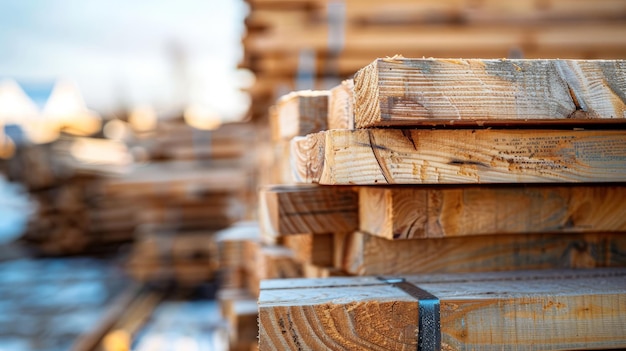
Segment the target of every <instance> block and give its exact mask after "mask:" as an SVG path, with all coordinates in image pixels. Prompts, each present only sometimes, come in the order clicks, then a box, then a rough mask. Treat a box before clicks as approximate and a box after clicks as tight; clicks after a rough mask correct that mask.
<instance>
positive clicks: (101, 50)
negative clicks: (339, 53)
mask: <svg viewBox="0 0 626 351" xmlns="http://www.w3.org/2000/svg"><path fill="white" fill-rule="evenodd" d="M246 13H247V7H246V5H245V4H244V2H243V0H203V1H201V0H178V1H166V0H0V79H3V78H13V79H16V80H17V81H18V82H19V83H21V84H22V85H24V86H25V87H26V88H27V89H26V90H28V87H29V86H35V87H37V86H38V85H39V86H41V85H50V84H51V82H53V81H55V80H56V79H59V78H65V79H72V80H74V81H76V82H77V84H78V86H79V87H80V89H81V91H82V93H83V96H84V98H85V100H86V103H87V105H88V107H89V108H92V109H94V110H97V111H100V112H103V113H107V112H110V111H114V110H116V109H119V108H121V107H132V106H136V105H141V104H150V105H153V106H155V107H156V108H157V110H159V111H170V110H173V109H175V108H177V107H181V105H182V104H183V103H195V104H201V105H205V106H208V107H210V108H213V109H215V110H217V111H219V112H220V113H222V114H224V115H225V119H229V117H228V115H229V114H230V115H236V114H237V109H239V110H241V106H242V104H244V103H245V102H246V101H245V97H242V94H241V93H240V92H239V90H238V87H239V84H240V81H241V80H240V79H239V78H238V76H237V75H236V71H235V68H236V65H237V63H238V62H239V61H240V59H241V55H242V48H241V45H240V43H241V36H242V35H243V32H244V25H243V19H244V17H245V15H246Z"/></svg>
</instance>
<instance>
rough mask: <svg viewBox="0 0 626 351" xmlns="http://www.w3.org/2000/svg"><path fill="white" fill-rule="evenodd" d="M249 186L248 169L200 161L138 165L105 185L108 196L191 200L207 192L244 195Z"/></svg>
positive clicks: (103, 189)
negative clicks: (211, 165)
mask: <svg viewBox="0 0 626 351" xmlns="http://www.w3.org/2000/svg"><path fill="white" fill-rule="evenodd" d="M247 187H248V178H247V174H246V172H245V170H243V169H238V168H230V169H229V168H216V167H204V166H203V165H202V164H201V163H197V162H191V161H187V162H163V163H151V164H146V165H136V166H134V167H133V168H132V170H131V171H130V172H128V173H127V174H124V175H123V176H120V177H117V178H110V179H109V180H107V182H106V183H104V184H103V187H102V191H103V193H104V194H105V195H107V196H118V195H123V196H128V197H131V196H133V197H144V198H146V197H149V196H154V197H158V196H166V197H170V198H171V197H177V196H178V197H187V198H193V197H194V196H196V195H202V194H206V193H225V192H230V193H232V192H242V191H245V190H246V189H247Z"/></svg>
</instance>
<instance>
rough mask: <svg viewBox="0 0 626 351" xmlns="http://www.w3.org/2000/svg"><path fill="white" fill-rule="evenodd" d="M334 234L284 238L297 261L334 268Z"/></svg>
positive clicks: (300, 235) (299, 235) (285, 243)
mask: <svg viewBox="0 0 626 351" xmlns="http://www.w3.org/2000/svg"><path fill="white" fill-rule="evenodd" d="M333 244H334V237H333V234H330V233H327V234H298V235H288V236H285V238H284V245H285V246H286V247H288V248H289V249H291V251H293V253H294V255H295V259H296V260H298V261H299V262H301V263H306V264H310V265H316V266H322V267H332V266H333V263H334V249H333Z"/></svg>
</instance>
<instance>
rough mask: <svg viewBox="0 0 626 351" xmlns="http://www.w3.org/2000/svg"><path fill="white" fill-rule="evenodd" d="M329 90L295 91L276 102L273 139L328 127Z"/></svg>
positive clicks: (272, 122)
mask: <svg viewBox="0 0 626 351" xmlns="http://www.w3.org/2000/svg"><path fill="white" fill-rule="evenodd" d="M329 95H330V93H329V92H328V91H311V90H304V91H294V92H291V93H289V94H287V95H285V96H282V97H281V98H280V99H278V101H277V102H276V111H275V113H273V114H272V115H271V117H272V120H271V121H270V125H271V127H272V139H273V140H285V139H287V140H288V139H291V138H293V137H294V136H297V135H307V134H310V133H315V132H319V131H321V130H326V129H327V119H328V96H329Z"/></svg>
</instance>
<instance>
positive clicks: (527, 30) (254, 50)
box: [243, 21, 626, 58]
mask: <svg viewBox="0 0 626 351" xmlns="http://www.w3.org/2000/svg"><path fill="white" fill-rule="evenodd" d="M622 22H623V21H622ZM625 30H626V25H625V24H624V23H620V22H617V23H616V22H613V23H611V22H609V23H604V22H596V23H589V22H584V23H576V22H573V23H572V22H564V23H559V22H546V23H543V24H541V25H536V24H533V25H529V26H518V25H511V26H503V25H497V24H484V25H475V26H459V25H455V26H442V25H412V26H373V27H367V26H348V27H347V28H346V30H345V39H344V43H345V45H344V47H343V50H342V52H343V53H345V54H346V55H350V56H356V55H376V56H377V57H385V56H391V55H395V54H403V55H405V56H407V57H409V56H412V57H422V56H424V57H485V54H481V53H486V54H489V56H490V57H493V58H498V57H507V56H508V55H509V54H510V53H511V51H512V50H517V51H521V52H522V53H523V55H524V57H528V58H546V57H552V58H564V57H572V58H576V57H578V58H581V57H582V58H623V57H624V56H623V55H624V45H625V44H626V38H625V37H624V35H623V33H624V31H625ZM330 35H331V33H330V32H329V29H328V26H326V25H319V26H298V27H289V28H282V29H279V28H276V29H275V30H272V31H269V32H265V33H259V34H252V35H248V36H247V37H246V38H244V40H243V43H244V46H245V47H246V50H247V52H248V53H249V54H251V55H266V54H274V53H292V54H294V53H296V52H298V51H299V50H301V49H303V48H310V49H313V50H315V51H316V52H319V53H327V52H328V38H329V36H330ZM294 37H297V38H298V40H293V38H294ZM559 52H560V53H562V54H559ZM472 54H473V55H472Z"/></svg>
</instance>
